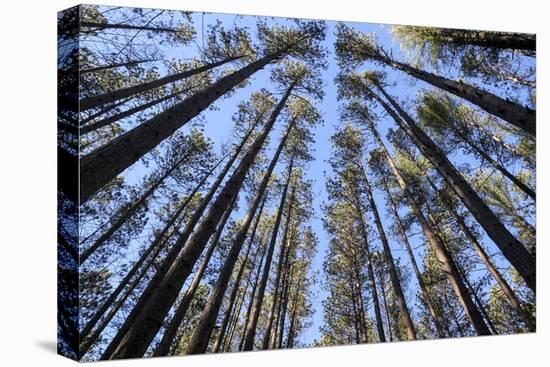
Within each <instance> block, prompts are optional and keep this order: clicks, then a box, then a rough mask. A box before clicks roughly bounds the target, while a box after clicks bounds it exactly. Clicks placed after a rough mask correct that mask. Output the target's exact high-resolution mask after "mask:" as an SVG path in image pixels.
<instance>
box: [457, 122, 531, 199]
mask: <svg viewBox="0 0 550 367" xmlns="http://www.w3.org/2000/svg"><path fill="white" fill-rule="evenodd" d="M451 125H452V124H451ZM452 130H453V131H454V133H455V134H456V135H457V136H458V137H460V138H461V139H462V140H463V141H464V142H466V144H468V146H469V147H470V148H471V149H472V150H474V151H475V152H476V153H477V154H479V155H480V156H481V157H482V158H483V159H485V160H486V161H487V162H488V163H489V164H491V165H492V166H493V167H495V168H496V169H497V170H498V171H499V172H500V173H502V174H503V175H504V176H505V177H506V178H508V179H509V180H510V181H512V183H514V185H516V186H517V187H518V188H519V189H520V190H521V191H523V192H524V193H525V194H526V195H527V196H529V197H530V198H531V199H533V200H536V194H535V191H534V190H533V189H531V188H530V187H529V186H527V185H526V184H525V183H523V182H522V181H521V180H520V179H519V178H518V177H516V176H515V175H514V174H512V173H511V172H510V171H508V170H507V169H506V168H505V167H503V166H502V165H501V164H500V163H498V162H497V161H495V160H494V159H493V158H492V157H491V156H490V155H489V154H487V153H486V152H485V151H484V150H483V149H482V148H480V147H479V146H478V145H477V144H475V143H474V142H473V141H472V140H471V139H470V138H468V137H467V136H466V135H464V134H463V133H462V132H460V131H459V130H458V129H457V128H455V127H454V126H453V127H452Z"/></svg>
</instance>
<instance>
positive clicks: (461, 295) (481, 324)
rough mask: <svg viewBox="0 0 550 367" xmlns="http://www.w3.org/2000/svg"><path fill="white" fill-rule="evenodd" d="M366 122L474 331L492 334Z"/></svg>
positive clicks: (444, 249)
mask: <svg viewBox="0 0 550 367" xmlns="http://www.w3.org/2000/svg"><path fill="white" fill-rule="evenodd" d="M365 122H366V123H367V125H368V127H369V130H370V131H371V133H372V136H373V137H374V138H375V140H376V142H377V143H378V146H379V147H380V149H381V150H382V153H383V155H384V157H385V158H386V160H387V162H388V165H389V167H390V169H391V171H392V173H393V175H394V177H395V179H396V181H397V183H398V184H399V186H400V187H401V190H403V193H404V194H405V196H406V197H407V202H408V204H409V206H410V207H411V210H412V212H413V213H414V215H415V217H416V218H417V220H418V222H419V223H420V226H421V227H422V231H423V233H424V236H425V237H426V240H427V241H428V243H429V244H430V246H431V248H432V250H433V251H434V254H435V256H436V258H437V259H438V261H439V263H440V268H441V270H442V271H443V273H444V274H446V275H447V278H448V279H449V282H450V283H451V286H452V288H453V290H454V292H455V293H456V296H457V298H458V300H459V302H460V304H461V305H462V307H463V308H464V312H465V313H466V315H467V317H468V319H469V320H470V322H471V323H472V325H473V326H474V329H475V330H476V332H477V333H478V334H479V335H490V334H491V332H490V331H489V329H488V327H487V325H486V324H485V321H484V319H483V316H482V315H481V313H480V311H479V310H478V308H477V307H476V305H475V304H474V302H473V301H472V299H471V295H470V294H469V292H468V289H467V288H466V286H465V285H464V283H463V281H462V279H461V277H460V275H459V273H458V269H457V267H456V264H455V262H454V260H453V258H452V256H451V254H450V253H449V251H448V250H447V248H446V247H445V245H444V244H443V243H441V241H440V240H439V239H438V237H437V236H436V235H435V233H434V231H433V229H432V228H431V227H430V225H429V223H428V221H427V220H426V217H425V216H424V214H423V213H422V211H421V210H420V207H419V205H418V203H417V201H416V199H415V198H414V196H413V195H412V194H411V192H410V190H409V187H408V186H407V183H406V182H405V180H404V179H403V177H402V176H401V173H400V172H399V170H398V168H397V166H396V165H395V162H394V160H393V158H392V157H391V155H390V153H389V151H388V150H387V148H386V146H385V144H384V142H383V141H382V139H381V138H380V135H379V134H378V131H377V130H376V128H375V127H374V124H373V122H372V121H371V120H370V118H368V117H367V118H365Z"/></svg>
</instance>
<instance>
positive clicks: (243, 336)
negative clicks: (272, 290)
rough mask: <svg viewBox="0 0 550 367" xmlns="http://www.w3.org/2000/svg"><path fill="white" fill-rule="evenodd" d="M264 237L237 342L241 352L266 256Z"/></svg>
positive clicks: (265, 233)
mask: <svg viewBox="0 0 550 367" xmlns="http://www.w3.org/2000/svg"><path fill="white" fill-rule="evenodd" d="M267 233H268V232H267V230H266V231H265V232H264V235H267ZM264 242H265V241H264V236H262V240H261V242H260V244H262V255H261V256H260V262H259V263H258V266H257V268H256V275H255V277H256V279H255V280H254V285H253V286H252V292H251V293H250V297H249V300H248V306H247V307H246V317H245V319H244V324H243V331H242V334H241V340H240V341H239V348H238V351H242V349H243V344H244V340H245V337H246V326H247V325H248V323H249V321H250V315H251V313H252V306H253V304H254V298H255V296H256V289H258V284H259V281H260V272H261V271H262V264H263V262H264V257H265V254H266V250H267V248H266V246H263V243H264Z"/></svg>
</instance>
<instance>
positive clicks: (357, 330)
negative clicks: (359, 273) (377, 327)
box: [348, 272, 361, 344]
mask: <svg viewBox="0 0 550 367" xmlns="http://www.w3.org/2000/svg"><path fill="white" fill-rule="evenodd" d="M348 276H349V278H350V279H349V280H348V281H349V286H350V288H351V289H350V290H351V297H350V298H351V313H352V315H351V316H352V317H351V319H352V320H353V331H354V334H355V344H359V343H361V331H360V328H361V326H360V325H359V314H358V313H357V308H358V307H357V304H356V301H357V295H356V292H355V282H354V281H353V279H352V274H351V272H349V274H348Z"/></svg>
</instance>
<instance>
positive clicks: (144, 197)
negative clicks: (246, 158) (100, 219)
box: [80, 150, 225, 264]
mask: <svg viewBox="0 0 550 367" xmlns="http://www.w3.org/2000/svg"><path fill="white" fill-rule="evenodd" d="M192 153H193V152H192V151H190V150H189V151H187V152H185V153H184V154H183V155H182V156H181V157H180V159H178V160H177V161H176V162H175V163H174V164H173V165H172V167H170V168H169V169H167V170H166V172H164V173H163V174H162V175H160V177H158V178H157V179H156V180H155V181H154V182H153V184H152V185H151V186H150V187H149V188H148V189H147V190H145V192H144V193H143V194H141V196H140V197H139V198H137V200H135V201H134V202H132V203H129V205H126V207H125V208H124V209H122V210H120V212H122V213H121V214H120V215H119V217H118V218H114V220H110V221H109V222H111V223H112V224H111V227H109V229H107V230H106V231H105V232H104V233H103V234H102V235H101V236H99V238H98V239H97V240H96V241H95V242H94V243H93V244H92V245H91V246H90V247H88V248H87V249H86V250H84V251H83V252H82V253H81V254H80V264H82V263H84V262H85V261H86V260H87V259H88V258H89V257H90V256H91V255H93V253H94V252H95V251H97V249H98V248H100V247H101V246H103V245H104V244H105V242H107V241H108V240H109V239H110V238H111V237H112V235H113V234H114V233H115V232H116V231H117V230H118V229H120V227H122V226H123V225H124V224H125V223H126V222H127V221H128V220H129V219H130V218H131V217H132V216H133V215H134V214H135V213H136V212H137V211H138V210H139V209H140V208H141V207H142V206H143V205H145V203H146V202H147V201H148V199H149V198H150V197H151V195H153V193H154V192H155V190H156V189H157V188H158V187H159V186H160V185H162V184H163V183H164V181H165V180H166V179H167V178H168V177H170V175H172V173H174V171H175V170H176V169H178V168H179V167H180V166H181V165H182V164H183V163H184V162H185V161H187V159H188V158H189V156H191V154H192ZM223 159H225V157H223ZM219 163H221V161H220V162H218V164H219Z"/></svg>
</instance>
